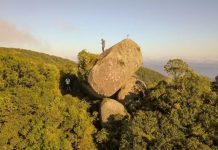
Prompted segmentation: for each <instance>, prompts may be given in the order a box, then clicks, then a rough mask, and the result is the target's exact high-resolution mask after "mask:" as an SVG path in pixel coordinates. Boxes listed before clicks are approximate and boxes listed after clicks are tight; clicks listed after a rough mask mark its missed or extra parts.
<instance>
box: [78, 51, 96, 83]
mask: <svg viewBox="0 0 218 150" xmlns="http://www.w3.org/2000/svg"><path fill="white" fill-rule="evenodd" d="M78 59H79V64H78V75H79V78H80V79H81V80H84V81H85V80H87V77H88V74H89V72H90V71H91V69H92V68H93V66H94V65H95V64H96V62H97V61H98V59H99V55H96V54H92V53H89V52H86V50H82V51H81V52H79V54H78Z"/></svg>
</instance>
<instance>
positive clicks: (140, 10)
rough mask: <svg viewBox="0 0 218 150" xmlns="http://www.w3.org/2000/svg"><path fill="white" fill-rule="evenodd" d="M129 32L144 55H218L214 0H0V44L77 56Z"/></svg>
mask: <svg viewBox="0 0 218 150" xmlns="http://www.w3.org/2000/svg"><path fill="white" fill-rule="evenodd" d="M127 34H129V35H130V38H132V39H133V40H135V41H136V42H137V43H138V44H139V45H140V47H141V49H142V52H143V57H144V59H145V61H147V60H167V59H169V58H175V57H179V58H182V59H185V60H193V61H205V62H213V61H217V60H218V42H217V41H218V1H217V0H31V1H30V0H0V46H6V47H19V48H27V49H32V50H37V51H41V52H45V53H49V54H54V55H58V56H61V57H66V58H70V59H74V60H75V59H76V55H77V53H78V52H79V51H80V50H82V49H87V50H88V51H90V52H94V53H100V52H101V45H100V39H101V38H104V39H105V40H106V47H108V48H109V47H110V46H112V45H113V44H115V43H117V42H119V41H121V40H122V39H124V38H125V37H126V35H127Z"/></svg>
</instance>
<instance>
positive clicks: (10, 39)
mask: <svg viewBox="0 0 218 150" xmlns="http://www.w3.org/2000/svg"><path fill="white" fill-rule="evenodd" d="M0 47H16V48H24V49H34V50H37V51H45V50H46V51H49V50H50V46H49V45H48V44H47V43H45V42H44V41H42V40H40V39H38V38H36V37H34V36H33V35H32V34H31V33H30V32H28V31H25V30H20V29H18V28H17V27H16V26H15V25H14V24H11V23H9V22H7V21H5V20H2V19H0Z"/></svg>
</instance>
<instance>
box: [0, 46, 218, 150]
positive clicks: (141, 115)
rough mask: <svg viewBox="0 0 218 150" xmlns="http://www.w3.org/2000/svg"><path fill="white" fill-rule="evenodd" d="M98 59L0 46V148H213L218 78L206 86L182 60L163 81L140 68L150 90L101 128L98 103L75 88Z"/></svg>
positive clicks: (217, 133) (216, 144) (217, 145)
mask: <svg viewBox="0 0 218 150" xmlns="http://www.w3.org/2000/svg"><path fill="white" fill-rule="evenodd" d="M95 59H96V56H94V55H89V53H86V52H85V51H82V52H81V53H80V54H79V64H78V67H77V64H76V63H75V62H73V61H70V60H67V59H62V58H59V57H55V56H50V55H47V54H42V53H37V52H32V51H28V50H20V49H9V48H0V148H1V149H5V150H8V149H46V150H47V149H52V150H53V149H66V150H68V149H125V150H126V149H134V150H138V149H154V150H156V149H161V150H162V149H188V150H189V149H190V150H192V149H193V150H196V149H198V150H201V149H202V150H205V149H208V150H209V149H214V150H217V149H218V100H217V93H218V78H216V80H215V81H214V82H212V83H211V82H210V81H209V80H208V79H207V78H206V77H203V76H201V75H198V74H197V73H196V72H195V71H194V70H193V69H192V68H190V67H189V66H188V64H186V63H185V62H183V61H182V60H179V59H175V60H170V61H168V63H167V64H166V65H165V70H166V72H167V73H168V74H169V76H170V79H167V80H166V77H164V76H163V75H161V74H159V73H157V72H155V71H152V70H150V69H147V68H143V67H142V68H140V70H139V71H138V72H137V76H138V77H139V78H140V79H141V80H143V81H144V82H145V84H146V85H147V86H148V88H147V89H146V91H145V94H146V95H145V97H144V98H143V99H138V100H135V101H133V102H131V104H129V105H128V106H125V107H126V109H127V110H128V112H129V114H130V115H128V116H125V117H123V116H119V115H115V116H112V117H111V118H110V121H109V124H108V126H106V127H101V126H100V124H99V119H98V116H99V114H98V105H99V101H98V100H96V99H92V98H90V97H89V96H88V95H87V94H86V93H84V92H83V91H84V89H83V88H82V87H81V85H80V80H81V78H80V77H81V74H82V75H84V78H85V73H84V74H83V71H84V70H89V69H90V67H92V65H91V66H90V63H91V64H92V63H95ZM93 60H94V61H93ZM87 62H88V64H87ZM78 69H79V70H78ZM78 74H79V75H78ZM79 76H80V77H79ZM66 77H68V78H70V79H71V81H72V82H71V85H70V90H69V89H68V88H66V85H65V82H64V80H65V78H66Z"/></svg>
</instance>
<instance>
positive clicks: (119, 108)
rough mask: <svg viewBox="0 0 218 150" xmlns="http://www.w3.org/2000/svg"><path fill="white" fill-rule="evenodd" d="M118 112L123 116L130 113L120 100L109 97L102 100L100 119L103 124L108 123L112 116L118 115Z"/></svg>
mask: <svg viewBox="0 0 218 150" xmlns="http://www.w3.org/2000/svg"><path fill="white" fill-rule="evenodd" d="M118 114H119V115H123V116H125V115H127V114H128V113H127V111H126V109H125V107H124V106H123V104H121V103H120V102H118V101H116V100H113V99H109V98H105V99H104V100H103V101H102V102H101V106H100V120H101V124H102V125H106V124H107V122H108V119H109V118H110V116H112V115H118Z"/></svg>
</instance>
